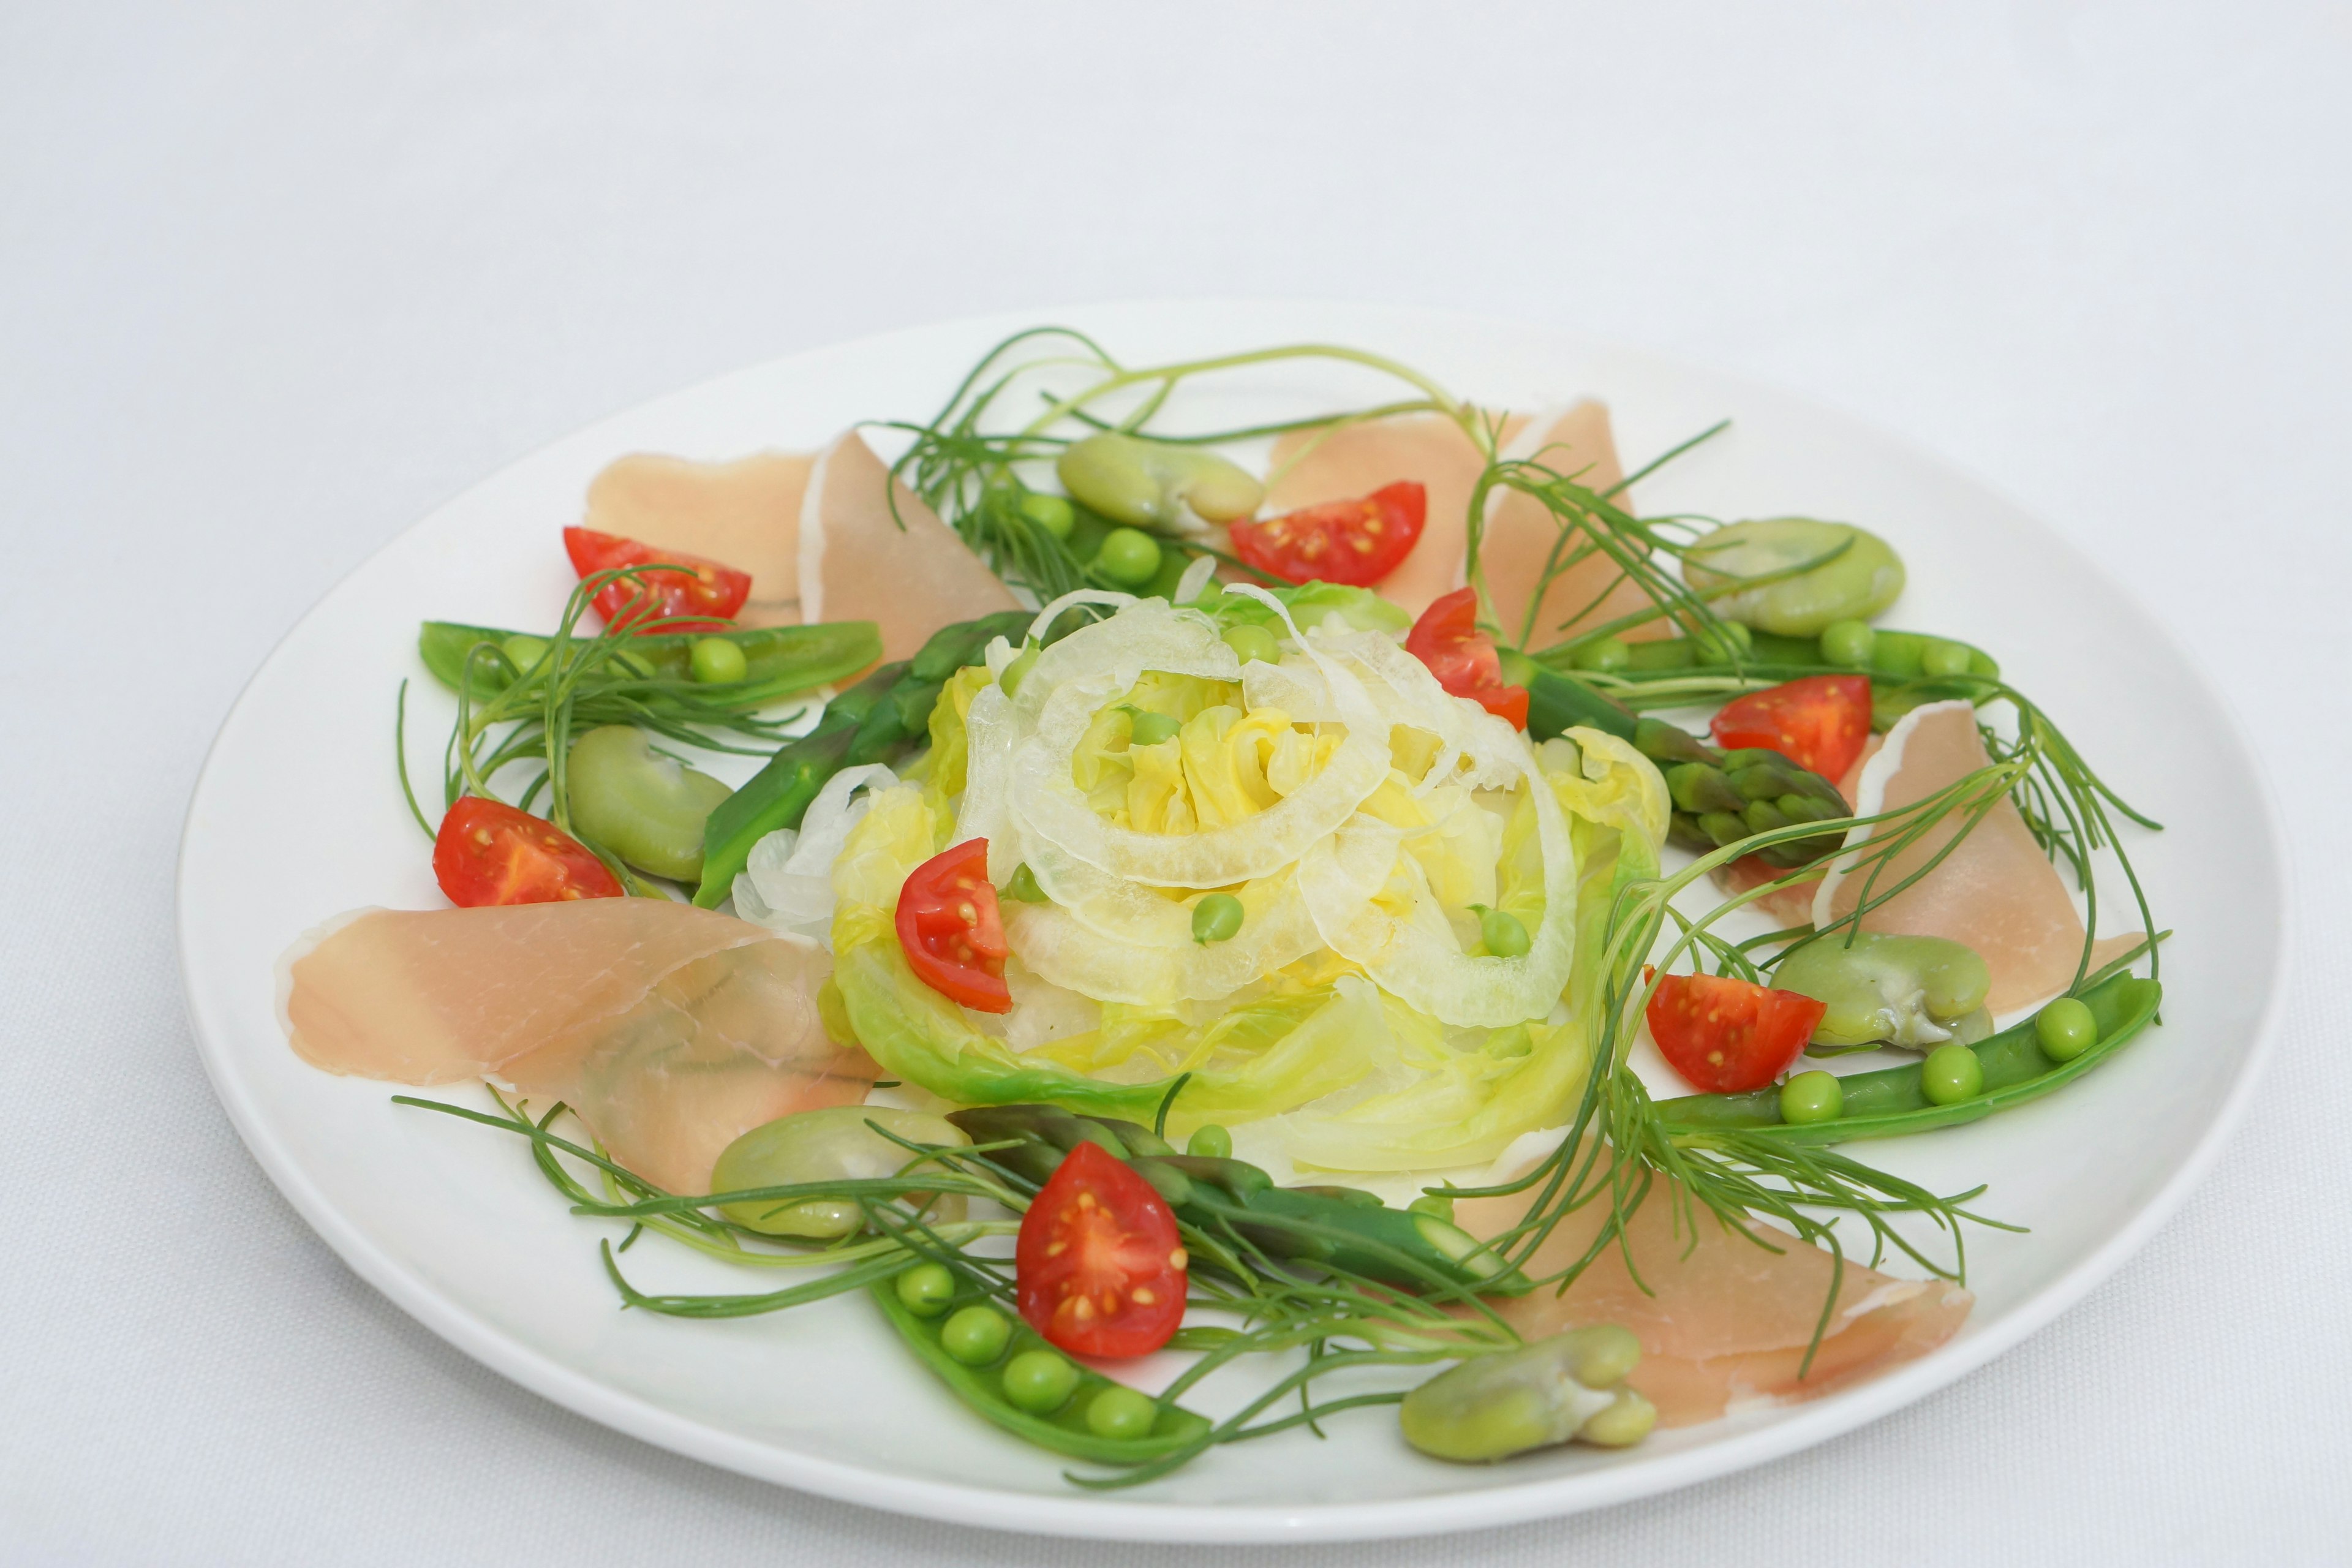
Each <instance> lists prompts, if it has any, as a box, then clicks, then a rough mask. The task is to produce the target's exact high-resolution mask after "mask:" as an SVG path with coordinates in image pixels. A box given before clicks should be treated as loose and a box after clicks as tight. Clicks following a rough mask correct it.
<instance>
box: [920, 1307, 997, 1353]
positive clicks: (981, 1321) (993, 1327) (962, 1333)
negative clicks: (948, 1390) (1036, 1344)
mask: <svg viewBox="0 0 2352 1568" xmlns="http://www.w3.org/2000/svg"><path fill="white" fill-rule="evenodd" d="M916 1316H918V1317H923V1318H928V1317H929V1316H931V1314H930V1313H929V1312H918V1313H917V1314H916ZM1012 1342H1013V1322H1012V1320H1011V1319H1009V1318H1007V1317H1006V1316H1005V1315H1004V1314H1003V1313H1002V1312H1000V1311H998V1310H996V1309H995V1308H993V1307H991V1306H988V1305H985V1304H984V1303H983V1304H977V1305H973V1306H970V1307H965V1308H962V1309H961V1310H958V1311H957V1313H956V1315H955V1316H954V1317H952V1318H950V1319H949V1320H948V1321H946V1322H944V1323H942V1324H940V1348H941V1349H943V1350H945V1351H946V1352H948V1354H949V1355H950V1356H951V1357H952V1358H954V1359H955V1360H956V1361H958V1362H960V1363H962V1364H963V1365H965V1366H986V1365H987V1364H988V1363H991V1362H992V1361H994V1360H996V1359H997V1358H998V1357H999V1356H1002V1355H1003V1353H1004V1347H1005V1346H1006V1345H1008V1344H1011V1343H1012Z"/></svg>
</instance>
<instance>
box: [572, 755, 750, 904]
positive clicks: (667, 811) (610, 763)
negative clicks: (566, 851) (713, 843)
mask: <svg viewBox="0 0 2352 1568" xmlns="http://www.w3.org/2000/svg"><path fill="white" fill-rule="evenodd" d="M566 773H567V774H568V783H569V785H570V789H571V801H572V829H573V830H574V831H575V832H577V833H578V834H579V835H580V836H581V837H583V838H585V839H586V840H588V841H589V842H590V843H592V844H595V845H599V846H601V847H604V848H606V849H609V850H611V851H612V852H613V853H614V854H615V855H617V856H619V857H620V858H622V859H624V860H625V861H627V862H628V863H629V864H630V865H632V866H635V868H637V869H638V870H640V871H650V872H652V873H653V874H654V875H655V876H656V877H670V878H675V879H677V880H679V881H682V882H685V881H692V880H693V879H696V878H697V877H698V876H700V875H701V872H702V825H703V822H704V820H705V819H706V818H708V817H709V815H710V813H711V810H712V808H714V807H715V806H717V805H718V804H719V802H720V801H722V800H725V799H726V798H727V795H728V789H727V786H726V785H725V784H720V783H719V781H718V780H717V779H715V778H712V777H711V776H710V775H709V774H708V773H697V772H696V771H695V770H694V769H692V768H688V767H681V766H680V765H678V763H676V762H674V761H672V760H671V759H670V758H668V757H665V756H662V755H660V754H659V753H657V752H655V751H654V750H653V748H652V747H650V746H648V745H647V744H646V736H645V732H644V731H641V730H638V729H635V728H634V727H632V726H630V725H627V724H607V725H604V726H603V727H602V728H600V729H595V730H591V731H588V732H587V733H586V734H584V735H583V736H581V737H580V738H579V739H578V740H577V741H574V742H572V751H571V755H570V759H569V761H568V763H567V764H566Z"/></svg>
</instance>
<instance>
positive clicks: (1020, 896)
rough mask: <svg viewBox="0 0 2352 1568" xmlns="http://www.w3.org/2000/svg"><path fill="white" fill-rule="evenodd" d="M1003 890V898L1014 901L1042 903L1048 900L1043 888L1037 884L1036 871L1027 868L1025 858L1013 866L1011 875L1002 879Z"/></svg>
mask: <svg viewBox="0 0 2352 1568" xmlns="http://www.w3.org/2000/svg"><path fill="white" fill-rule="evenodd" d="M1003 896H1004V897H1005V898H1008V899H1011V900H1013V901H1014V902H1015V903H1023V904H1042V903H1045V902H1048V901H1049V900H1047V899H1046V897H1045V889H1043V888H1041V887H1039V886H1038V885H1037V873H1036V872H1034V871H1032V870H1031V869H1029V862H1028V861H1026V860H1024V861H1023V862H1021V864H1019V865H1018V866H1015V867H1013V875H1011V876H1010V877H1007V878H1006V879H1004V888H1003Z"/></svg>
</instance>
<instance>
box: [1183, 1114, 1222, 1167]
mask: <svg viewBox="0 0 2352 1568" xmlns="http://www.w3.org/2000/svg"><path fill="white" fill-rule="evenodd" d="M1184 1152H1186V1153H1187V1154H1198V1155H1200V1156H1201V1157H1202V1159H1204V1160H1230V1159H1232V1158H1233V1157H1234V1135H1233V1134H1232V1133H1230V1132H1228V1131H1225V1130H1224V1129H1223V1128H1222V1127H1220V1126H1218V1125H1217V1124H1216V1123H1215V1122H1213V1121H1210V1122H1205V1123H1203V1124H1202V1125H1201V1126H1199V1127H1196V1128H1194V1129H1193V1130H1192V1136H1191V1137H1190V1138H1187V1139H1186V1140H1184Z"/></svg>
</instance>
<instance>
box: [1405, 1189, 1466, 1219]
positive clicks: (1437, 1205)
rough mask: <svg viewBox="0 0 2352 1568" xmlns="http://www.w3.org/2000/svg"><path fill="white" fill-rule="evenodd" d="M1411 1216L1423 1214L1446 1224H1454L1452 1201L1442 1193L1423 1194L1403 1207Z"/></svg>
mask: <svg viewBox="0 0 2352 1568" xmlns="http://www.w3.org/2000/svg"><path fill="white" fill-rule="evenodd" d="M1404 1206H1405V1208H1406V1209H1407V1210H1408V1211H1410V1212H1411V1213H1413V1214H1425V1215H1430V1216H1432V1217H1433V1218H1435V1219H1442V1220H1444V1222H1445V1223H1446V1224H1448V1225H1452V1224H1453V1223H1454V1200H1453V1199H1452V1198H1450V1197H1447V1196H1446V1195H1445V1194H1444V1193H1423V1194H1421V1196H1419V1197H1417V1198H1415V1199H1413V1200H1412V1202H1411V1203H1409V1204H1407V1205H1404Z"/></svg>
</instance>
